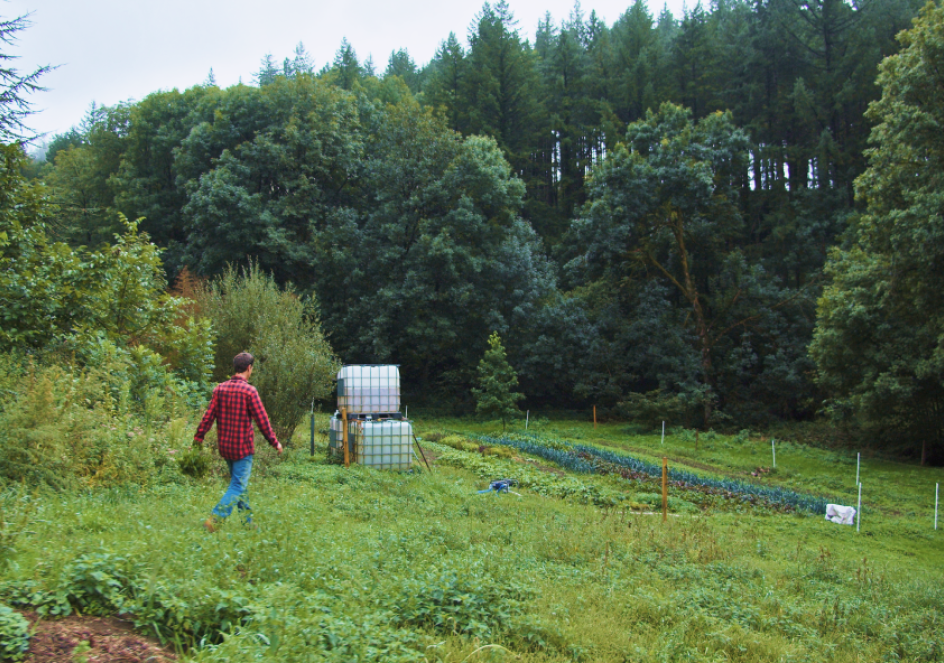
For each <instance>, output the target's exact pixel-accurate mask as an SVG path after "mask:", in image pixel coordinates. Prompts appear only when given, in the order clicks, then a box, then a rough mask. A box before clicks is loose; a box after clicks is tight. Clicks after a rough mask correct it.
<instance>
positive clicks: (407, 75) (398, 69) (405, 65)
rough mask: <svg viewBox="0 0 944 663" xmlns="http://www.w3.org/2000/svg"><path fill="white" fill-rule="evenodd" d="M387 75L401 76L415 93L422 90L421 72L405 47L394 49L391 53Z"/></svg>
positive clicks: (385, 74)
mask: <svg viewBox="0 0 944 663" xmlns="http://www.w3.org/2000/svg"><path fill="white" fill-rule="evenodd" d="M386 76H399V77H400V78H402V79H403V82H404V83H406V85H407V87H408V88H410V92H412V93H413V94H416V93H418V92H419V91H420V73H419V71H418V70H417V68H416V63H415V62H413V58H411V57H410V54H409V53H408V52H407V51H406V49H405V48H401V49H400V50H397V51H393V52H392V53H391V54H390V59H389V60H388V61H387V69H386V71H384V77H386Z"/></svg>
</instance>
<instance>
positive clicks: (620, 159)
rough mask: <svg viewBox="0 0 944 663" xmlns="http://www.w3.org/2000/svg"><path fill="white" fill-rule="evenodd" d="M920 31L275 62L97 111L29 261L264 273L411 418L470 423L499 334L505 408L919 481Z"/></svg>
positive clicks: (749, 33)
mask: <svg viewBox="0 0 944 663" xmlns="http://www.w3.org/2000/svg"><path fill="white" fill-rule="evenodd" d="M922 11H923V14H922ZM919 15H920V16H923V18H921V19H919V24H918V25H919V27H918V28H916V30H915V31H913V32H911V33H908V34H909V35H911V36H910V37H907V36H906V37H904V38H901V39H898V38H896V36H897V35H898V34H899V33H900V32H901V31H903V30H909V29H911V28H912V27H913V20H915V19H916V17H919ZM941 16H942V9H941V7H940V5H939V3H938V4H937V5H935V4H934V3H931V4H930V5H928V7H927V8H925V9H924V10H922V8H921V3H920V2H918V1H917V0H864V1H862V2H843V1H842V0H758V1H757V2H743V1H739V0H717V1H716V2H713V3H712V4H711V6H710V7H703V6H702V5H701V4H696V5H695V7H694V8H693V9H689V10H687V11H686V12H685V13H684V14H683V15H681V16H673V15H672V14H671V13H669V12H668V10H662V11H661V12H659V13H654V11H653V8H649V7H647V5H646V3H645V2H643V0H636V2H635V3H634V4H632V5H631V6H629V7H627V9H626V11H625V12H624V13H623V14H622V15H621V16H620V17H619V18H618V19H617V20H616V21H615V22H613V23H612V24H607V23H605V22H603V21H601V20H600V19H599V18H598V17H597V15H596V14H595V13H594V12H592V11H591V12H589V13H586V12H584V11H583V10H581V8H580V5H579V4H578V5H577V6H575V8H574V10H573V11H572V13H571V14H570V16H568V17H566V18H564V19H560V18H559V17H551V16H550V15H547V16H546V18H545V19H544V20H542V21H541V22H540V23H539V25H538V26H536V29H533V26H527V27H528V33H529V34H533V35H534V38H533V41H530V40H528V39H526V38H525V37H523V36H522V35H523V31H522V26H520V25H519V24H518V23H517V22H516V20H515V16H514V8H513V7H512V6H511V5H509V4H507V3H506V2H505V1H504V0H501V1H500V2H498V3H497V4H485V5H483V7H482V9H481V11H480V12H479V13H478V14H476V16H475V17H474V20H473V21H472V23H471V25H470V27H469V29H468V32H467V33H462V32H457V33H451V34H448V35H443V39H442V43H441V46H440V48H439V49H438V51H437V53H436V55H435V57H434V58H433V59H432V60H431V61H430V62H428V63H417V62H415V61H414V60H413V59H412V58H411V56H410V54H409V45H408V44H406V45H404V48H403V49H402V50H399V51H397V52H395V53H392V54H391V55H390V57H389V61H388V62H387V64H386V66H385V67H384V66H376V65H375V64H374V63H373V62H372V61H370V60H369V59H368V60H366V61H364V60H362V59H360V58H358V55H357V53H356V52H355V50H354V48H353V47H352V46H351V45H350V44H348V43H347V42H346V41H344V42H342V43H341V46H340V48H339V49H338V51H337V53H336V55H335V57H334V59H333V61H332V62H330V63H315V62H313V61H312V59H311V57H310V56H309V55H308V54H307V53H306V51H305V48H304V46H303V45H301V44H300V45H299V46H298V47H297V48H296V50H295V52H294V53H293V54H291V55H290V56H289V57H287V58H284V59H281V57H279V56H273V55H271V54H270V55H265V56H264V57H263V58H262V62H261V65H260V68H259V70H258V71H257V72H255V73H254V76H253V82H252V83H251V84H240V85H236V86H232V87H228V88H225V89H223V88H220V87H218V86H217V85H216V83H215V81H214V80H213V78H212V74H211V76H210V77H209V78H208V80H207V81H206V82H205V83H204V84H202V85H198V86H195V87H192V88H190V89H187V90H183V91H179V90H170V91H157V92H154V93H153V94H151V95H149V96H147V97H146V98H144V99H142V100H140V101H138V102H134V103H131V102H129V103H125V104H119V105H116V106H110V107H94V108H92V109H91V110H90V111H89V113H88V114H87V116H86V117H85V118H84V119H81V122H78V123H77V124H76V126H75V128H74V129H72V130H71V131H69V132H66V133H63V134H60V135H57V136H55V137H54V139H53V140H52V141H51V143H50V145H49V149H48V151H47V152H46V156H45V159H46V161H45V163H44V164H42V165H33V166H31V167H28V168H27V167H26V166H22V168H24V169H25V170H24V171H23V172H25V173H26V175H25V176H26V177H29V178H34V179H35V180H36V181H38V182H41V183H42V189H41V192H42V193H41V195H42V196H44V197H45V199H46V200H47V201H48V202H49V203H50V204H51V205H53V206H54V207H50V208H48V209H47V211H45V212H44V214H45V215H46V219H45V224H46V227H47V229H48V234H49V241H50V242H53V241H60V242H63V243H65V244H66V245H68V246H70V247H72V248H73V249H76V248H77V247H80V246H84V247H88V249H87V250H93V249H96V248H97V247H101V246H102V245H103V244H105V243H109V244H110V243H113V242H114V241H115V240H114V237H115V235H116V233H119V234H120V233H122V232H124V230H123V229H124V228H125V227H126V226H125V223H126V222H125V221H124V220H123V219H130V220H135V219H139V220H140V221H139V222H138V226H137V229H138V230H139V231H141V232H143V233H146V234H147V236H148V237H149V238H150V240H151V241H153V242H154V243H155V244H156V245H157V246H159V247H160V248H161V251H162V252H161V254H160V259H161V265H162V268H163V270H164V274H165V277H166V279H167V283H168V285H171V286H172V285H173V284H174V283H177V284H178V287H182V286H180V284H181V283H184V284H185V285H186V283H189V282H191V281H194V280H196V279H199V278H201V277H206V278H213V277H218V276H220V275H221V274H223V273H224V272H225V271H226V270H227V268H228V266H234V267H237V268H242V267H249V266H250V265H254V266H257V267H258V269H259V270H261V271H262V272H263V273H269V274H271V275H272V277H274V279H275V281H276V282H277V283H278V284H281V285H285V284H289V283H290V284H292V286H293V287H294V291H295V292H296V293H298V294H299V295H300V296H302V297H310V298H313V301H316V302H317V316H318V319H319V320H320V324H321V326H322V328H323V329H324V330H325V333H326V336H327V339H328V340H329V342H330V344H331V346H332V347H333V349H334V351H335V352H336V353H337V354H338V356H339V357H340V358H341V359H342V360H343V361H344V362H346V363H361V362H362V363H387V362H390V363H398V364H400V365H401V371H402V373H403V383H404V385H405V386H408V388H409V389H410V390H411V391H412V392H413V393H414V395H413V400H419V399H423V400H426V401H428V402H430V403H436V404H440V405H441V406H442V407H444V408H453V409H456V410H458V411H463V410H464V411H471V409H472V407H473V405H472V401H471V396H470V387H471V386H472V384H473V383H474V380H475V376H476V366H477V365H478V362H479V360H480V359H481V358H482V356H483V353H484V352H485V351H486V349H487V348H488V340H489V337H490V335H491V334H492V333H494V332H497V333H498V335H499V336H500V337H501V339H502V342H503V343H504V346H505V348H506V349H507V354H508V360H509V362H510V363H511V365H512V366H513V367H514V369H515V371H517V374H518V377H519V381H520V382H519V384H520V391H521V392H522V393H524V394H525V396H526V397H527V401H526V402H525V403H526V405H523V406H522V407H530V408H531V409H551V408H587V407H589V406H590V405H596V406H597V407H598V408H599V410H600V413H601V416H611V417H625V418H634V419H637V420H643V419H645V418H646V417H650V418H653V419H654V420H657V419H659V418H670V419H672V420H673V421H675V422H678V423H679V424H682V425H687V426H698V427H706V428H709V427H715V428H727V429H733V430H737V429H740V428H746V427H752V426H753V427H763V426H770V425H777V424H779V423H781V422H793V421H812V420H814V419H819V420H822V421H826V420H829V421H832V422H834V423H837V424H840V425H842V426H846V427H849V429H850V430H852V429H854V430H855V431H856V434H858V435H863V436H868V437H870V438H871V439H873V440H879V441H881V442H882V444H884V445H885V446H887V447H890V448H895V449H897V450H900V451H905V452H908V453H915V454H918V453H922V451H921V449H922V447H925V449H924V453H928V454H930V455H931V456H932V457H933V456H934V455H935V454H936V455H941V454H944V412H942V407H944V389H942V377H944V351H942V349H941V348H942V347H944V346H942V345H941V342H942V338H944V336H942V324H944V306H942V304H941V297H940V292H941V289H940V288H939V287H938V286H937V285H936V283H937V281H939V280H940V278H941V276H940V274H941V273H942V272H941V269H940V261H941V259H942V257H944V254H942V252H941V251H942V249H941V248H940V247H941V246H942V243H941V240H942V239H944V236H942V235H944V220H942V215H944V206H942V204H941V198H940V196H941V195H942V192H944V184H942V179H941V178H942V174H941V173H942V172H944V170H942V168H941V166H942V159H944V139H942V132H941V131H940V130H939V127H940V125H939V124H937V123H938V121H940V120H942V119H944V99H942V93H941V89H942V81H944V78H942V76H944V74H942V73H941V72H942V71H944V69H942V68H941V65H942V63H944V55H942V53H944V30H942V27H941V26H942V18H941ZM77 120H78V118H77ZM935 127H937V129H935ZM870 137H871V138H870ZM5 172H7V171H5ZM8 175H9V173H8ZM9 176H10V177H13V175H9ZM24 186H26V185H25V184H24ZM31 195H32V194H31ZM36 195H40V194H36ZM102 255H110V254H107V252H105V253H103V254H102ZM246 306H252V304H251V302H246ZM57 319H58V318H57ZM63 320H65V318H63ZM5 324H7V325H12V326H14V327H15V326H16V325H17V324H23V325H26V324H28V321H26V320H25V318H18V319H8V320H7V322H6V323H5ZM61 324H62V325H63V329H65V328H66V327H69V329H71V328H72V327H74V321H70V320H65V322H62V323H61ZM70 325H71V327H70ZM60 331H62V330H60ZM47 332H48V333H45V332H44V334H40V335H38V336H23V335H21V336H16V335H15V334H14V335H10V334H8V335H6V336H5V339H6V342H7V344H8V345H10V344H13V341H11V340H9V339H13V338H14V337H15V338H16V344H19V345H24V344H25V345H27V346H29V345H32V346H33V347H36V348H39V347H42V346H43V344H44V343H47V342H49V339H51V338H54V337H55V336H56V334H57V333H58V332H57V330H56V329H52V328H50V329H49V330H47Z"/></svg>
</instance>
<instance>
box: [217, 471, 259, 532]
mask: <svg viewBox="0 0 944 663" xmlns="http://www.w3.org/2000/svg"><path fill="white" fill-rule="evenodd" d="M225 460H226V464H227V465H229V475H230V481H229V488H227V489H226V492H225V493H224V494H223V499H221V500H220V503H219V504H217V505H216V506H215V507H213V515H214V516H217V517H219V518H226V517H227V516H229V514H231V513H232V512H233V506H234V503H235V506H236V507H237V508H238V509H239V511H240V513H242V514H244V515H245V516H246V522H247V523H250V522H252V509H250V508H249V503H248V502H246V501H245V500H242V499H240V497H239V496H240V495H242V494H243V493H245V492H246V489H247V488H248V487H249V473H250V472H251V471H252V454H249V455H248V456H246V457H245V458H240V459H239V460H229V459H225Z"/></svg>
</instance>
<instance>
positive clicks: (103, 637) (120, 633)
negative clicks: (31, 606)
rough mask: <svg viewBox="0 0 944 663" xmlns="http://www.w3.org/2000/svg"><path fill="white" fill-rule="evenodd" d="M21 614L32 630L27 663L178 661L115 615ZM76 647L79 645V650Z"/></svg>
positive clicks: (149, 662) (151, 662)
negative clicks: (52, 616) (43, 616)
mask: <svg viewBox="0 0 944 663" xmlns="http://www.w3.org/2000/svg"><path fill="white" fill-rule="evenodd" d="M23 616H24V617H26V619H27V620H29V622H30V625H31V626H32V633H33V635H32V637H31V638H30V647H29V653H28V654H27V656H26V659H25V662H26V663H53V662H59V663H61V662H63V661H74V660H85V661H86V662H87V663H169V662H170V661H176V660H177V657H176V656H175V655H174V653H173V651H172V650H171V649H169V648H167V647H162V646H161V645H159V644H158V643H157V642H156V641H154V640H152V639H150V638H145V637H143V636H141V635H139V634H137V633H135V632H134V631H133V630H132V628H131V625H130V624H129V623H128V622H126V621H124V620H122V619H119V618H117V617H80V616H76V615H73V616H71V617H64V618H62V619H49V620H47V619H40V618H39V616H38V615H36V614H35V613H31V612H24V613H23ZM82 643H85V644H84V645H83V644H82ZM80 645H81V646H80ZM76 647H79V649H78V651H76ZM80 656H81V657H84V659H83V658H79V657H80Z"/></svg>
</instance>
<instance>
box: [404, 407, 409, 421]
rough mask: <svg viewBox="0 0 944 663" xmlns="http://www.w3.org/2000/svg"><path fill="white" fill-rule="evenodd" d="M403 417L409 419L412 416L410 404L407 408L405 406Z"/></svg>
mask: <svg viewBox="0 0 944 663" xmlns="http://www.w3.org/2000/svg"><path fill="white" fill-rule="evenodd" d="M403 418H404V419H409V418H410V406H409V405H407V406H406V407H405V408H403Z"/></svg>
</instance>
